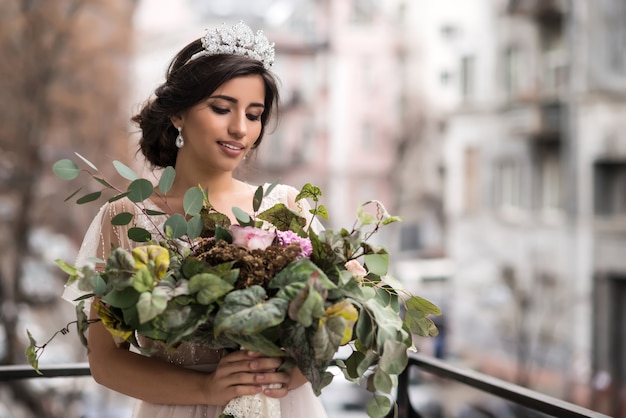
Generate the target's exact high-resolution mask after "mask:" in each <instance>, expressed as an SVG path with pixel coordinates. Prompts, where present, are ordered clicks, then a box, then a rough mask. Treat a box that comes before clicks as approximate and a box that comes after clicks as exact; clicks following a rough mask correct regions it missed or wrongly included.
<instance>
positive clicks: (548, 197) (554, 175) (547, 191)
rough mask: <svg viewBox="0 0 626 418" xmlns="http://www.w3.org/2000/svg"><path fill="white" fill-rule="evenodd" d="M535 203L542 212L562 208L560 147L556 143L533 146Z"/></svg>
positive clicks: (541, 143)
mask: <svg viewBox="0 0 626 418" xmlns="http://www.w3.org/2000/svg"><path fill="white" fill-rule="evenodd" d="M534 149H535V170H533V172H535V173H536V185H537V188H536V191H537V192H536V201H537V206H538V208H539V209H540V210H542V211H551V210H557V209H560V208H561V207H562V201H561V198H562V194H561V189H562V186H561V184H562V183H561V175H562V174H561V167H562V164H561V146H560V143H559V142H558V141H550V142H545V143H543V142H540V143H537V144H536V145H535V148H534Z"/></svg>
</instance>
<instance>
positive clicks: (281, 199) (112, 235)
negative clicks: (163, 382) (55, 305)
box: [63, 184, 327, 418]
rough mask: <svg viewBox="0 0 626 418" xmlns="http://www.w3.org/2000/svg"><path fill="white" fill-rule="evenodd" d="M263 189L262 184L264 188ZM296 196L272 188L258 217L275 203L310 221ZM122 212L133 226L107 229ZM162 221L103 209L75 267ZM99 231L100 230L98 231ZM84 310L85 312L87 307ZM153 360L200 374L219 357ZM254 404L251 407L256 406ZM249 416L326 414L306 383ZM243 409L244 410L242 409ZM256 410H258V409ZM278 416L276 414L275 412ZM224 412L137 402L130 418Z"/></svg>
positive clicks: (200, 353)
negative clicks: (130, 230)
mask: <svg viewBox="0 0 626 418" xmlns="http://www.w3.org/2000/svg"><path fill="white" fill-rule="evenodd" d="M265 187H267V184H266V185H265ZM297 194H298V190H297V189H295V188H293V187H291V186H287V185H277V186H276V187H275V188H274V189H273V190H272V192H271V193H270V194H269V195H268V196H266V197H264V198H263V202H262V205H261V208H260V209H259V211H260V212H261V211H263V210H266V209H268V208H270V207H272V206H273V205H274V204H276V203H283V204H285V205H286V206H288V207H290V208H292V209H294V210H297V211H299V212H300V213H301V214H302V215H303V216H305V217H306V218H307V219H310V218H311V215H310V214H309V212H308V210H309V206H308V203H307V202H305V201H300V202H298V203H297V204H296V203H295V197H296V195H297ZM143 204H145V206H146V208H147V209H151V210H157V211H161V210H162V209H161V208H159V207H158V206H157V205H156V204H155V203H154V202H152V201H150V200H146V201H145V202H144V203H143ZM121 212H131V213H134V214H135V218H134V221H133V225H129V226H124V227H119V226H111V223H110V220H111V219H112V218H113V217H114V216H115V215H117V214H119V213H121ZM165 220H166V217H165V216H150V217H148V216H146V215H143V214H142V213H141V211H140V210H139V208H137V207H136V206H135V204H133V203H131V202H130V201H128V200H126V199H121V200H118V201H115V202H113V203H107V204H105V205H104V206H103V207H102V208H101V209H100V211H99V212H98V214H97V215H96V217H95V218H94V220H93V221H92V223H91V225H90V227H89V229H88V230H87V233H86V234H85V238H84V240H83V243H82V245H81V248H80V251H79V253H78V257H77V260H76V264H77V265H84V264H86V263H88V262H90V260H89V259H90V258H93V257H97V258H100V259H106V254H107V252H108V249H110V248H111V244H113V245H115V246H119V247H122V248H126V249H132V248H134V247H136V246H138V245H141V243H137V242H134V241H131V240H129V239H128V237H127V234H126V233H127V230H128V228H129V227H130V226H138V227H141V228H144V229H146V230H148V231H150V232H151V233H153V236H155V235H154V234H155V233H157V231H158V230H162V227H163V223H164V222H165ZM312 222H313V225H312V227H313V229H314V230H317V231H319V230H321V229H322V226H321V224H320V223H319V221H317V219H314V220H313V221H312ZM103 226H104V228H103ZM82 294H84V292H82V291H81V290H79V289H78V287H77V286H75V285H70V286H66V287H65V291H64V293H63V298H64V299H66V300H69V301H74V300H75V299H76V298H78V297H80V296H81V295H82ZM86 309H87V310H88V309H89V307H88V306H87V307H86ZM142 342H143V343H144V344H146V345H152V342H151V341H149V340H145V339H143V340H142ZM153 357H157V358H160V359H162V360H163V361H167V362H169V363H172V364H177V365H180V366H181V367H187V368H193V369H195V370H201V371H207V372H210V371H213V370H214V369H215V367H216V364H217V362H218V361H219V359H220V351H218V350H210V349H205V348H203V347H202V346H200V345H197V344H191V343H183V344H181V345H180V346H179V347H178V348H177V349H176V351H171V350H170V351H165V350H157V352H156V353H155V354H153ZM255 402H256V403H255ZM249 404H250V405H251V406H250V408H251V409H252V410H249V411H247V412H246V413H245V415H244V416H245V417H246V418H273V417H280V418H325V417H327V414H326V412H325V410H324V407H323V405H322V402H321V401H320V399H319V398H318V397H317V396H315V393H314V392H313V389H312V387H311V384H310V383H308V382H307V383H306V384H304V385H302V386H300V387H299V388H296V389H293V390H291V391H289V393H288V394H287V396H285V397H284V398H281V399H280V400H278V401H277V400H274V399H270V398H266V397H265V396H263V395H260V396H257V398H256V399H254V400H252V402H251V403H250V402H249ZM245 407H246V406H244V408H245ZM259 407H261V409H262V410H259V409H258V408H259ZM278 410H280V412H279V411H278ZM223 411H224V408H223V407H221V406H212V405H161V404H153V403H149V402H144V401H138V402H137V404H136V407H135V409H134V412H133V418H219V416H220V414H221V413H222V412H223Z"/></svg>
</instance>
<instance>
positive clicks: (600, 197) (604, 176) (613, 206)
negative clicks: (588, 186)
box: [594, 161, 626, 217]
mask: <svg viewBox="0 0 626 418" xmlns="http://www.w3.org/2000/svg"><path fill="white" fill-rule="evenodd" d="M594 186H595V189H594V200H595V202H594V203H595V204H594V206H595V213H596V215H597V216H605V217H612V216H620V215H626V161H599V162H597V163H596V164H595V166H594Z"/></svg>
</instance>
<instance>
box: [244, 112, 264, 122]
mask: <svg viewBox="0 0 626 418" xmlns="http://www.w3.org/2000/svg"><path fill="white" fill-rule="evenodd" d="M261 115H262V113H260V114H258V115H256V114H253V113H247V114H246V117H247V118H248V119H249V120H251V121H252V122H258V121H260V120H261Z"/></svg>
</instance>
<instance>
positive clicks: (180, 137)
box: [175, 126, 185, 148]
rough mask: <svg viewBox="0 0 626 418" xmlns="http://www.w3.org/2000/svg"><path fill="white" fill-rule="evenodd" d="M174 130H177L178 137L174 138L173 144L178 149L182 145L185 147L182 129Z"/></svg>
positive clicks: (180, 127)
mask: <svg viewBox="0 0 626 418" xmlns="http://www.w3.org/2000/svg"><path fill="white" fill-rule="evenodd" d="M176 129H178V136H177V137H176V142H175V144H176V146H177V147H178V148H182V147H183V145H185V138H183V127H182V126H179V127H178V128H176Z"/></svg>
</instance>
